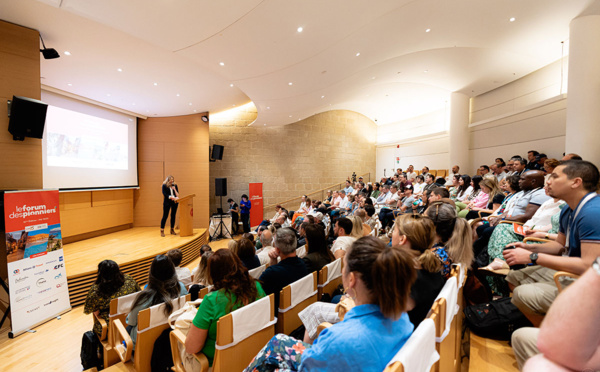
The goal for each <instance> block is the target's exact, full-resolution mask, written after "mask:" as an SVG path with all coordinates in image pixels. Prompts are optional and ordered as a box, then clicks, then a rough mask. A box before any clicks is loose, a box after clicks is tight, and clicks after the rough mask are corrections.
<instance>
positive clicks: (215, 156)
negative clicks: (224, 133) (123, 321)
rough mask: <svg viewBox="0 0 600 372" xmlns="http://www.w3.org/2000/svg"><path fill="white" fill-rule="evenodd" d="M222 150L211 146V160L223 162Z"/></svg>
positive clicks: (218, 146) (219, 147)
mask: <svg viewBox="0 0 600 372" xmlns="http://www.w3.org/2000/svg"><path fill="white" fill-rule="evenodd" d="M223 149H224V147H223V146H221V145H213V147H212V153H211V154H210V159H211V160H223Z"/></svg>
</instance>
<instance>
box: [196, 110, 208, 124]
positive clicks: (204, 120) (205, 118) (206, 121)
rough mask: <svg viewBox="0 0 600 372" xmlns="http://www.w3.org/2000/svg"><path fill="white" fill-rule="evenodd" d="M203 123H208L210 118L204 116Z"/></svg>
mask: <svg viewBox="0 0 600 372" xmlns="http://www.w3.org/2000/svg"><path fill="white" fill-rule="evenodd" d="M194 111H196V110H194ZM202 121H203V122H205V123H208V116H206V115H202Z"/></svg>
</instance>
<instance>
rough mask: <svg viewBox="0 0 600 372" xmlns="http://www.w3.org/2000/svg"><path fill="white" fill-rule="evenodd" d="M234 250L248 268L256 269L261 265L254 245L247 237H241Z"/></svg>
mask: <svg viewBox="0 0 600 372" xmlns="http://www.w3.org/2000/svg"><path fill="white" fill-rule="evenodd" d="M232 252H233V253H235V254H236V255H237V256H238V258H239V259H240V261H242V264H243V265H244V267H245V268H246V269H248V270H252V269H256V268H257V267H259V266H260V265H261V263H260V260H259V259H258V257H257V256H256V253H255V250H254V245H253V244H252V242H251V241H250V240H248V239H246V238H242V239H240V240H239V241H238V242H237V244H236V245H235V247H234V249H233V250H232Z"/></svg>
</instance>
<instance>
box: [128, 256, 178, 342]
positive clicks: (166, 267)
mask: <svg viewBox="0 0 600 372" xmlns="http://www.w3.org/2000/svg"><path fill="white" fill-rule="evenodd" d="M187 293H188V291H187V290H186V289H185V286H184V285H183V284H182V283H180V282H179V281H178V280H177V274H176V273H175V266H174V265H173V262H171V259H170V258H169V257H167V256H166V255H159V256H156V258H154V260H153V261H152V264H150V272H149V273H148V285H146V287H145V288H144V290H143V291H141V292H140V294H139V295H138V296H137V297H136V299H135V301H134V302H133V305H132V306H131V312H130V313H129V315H127V318H126V320H125V322H126V323H127V325H129V326H131V330H130V331H129V336H131V341H133V345H134V347H135V342H136V340H137V316H138V313H139V312H140V311H142V310H144V309H147V308H149V307H151V306H154V305H158V304H162V303H164V304H165V308H164V314H165V316H169V315H170V314H171V313H172V312H173V308H174V307H173V300H175V299H177V298H178V297H179V296H183V295H186V294H187Z"/></svg>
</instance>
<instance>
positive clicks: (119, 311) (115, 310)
mask: <svg viewBox="0 0 600 372" xmlns="http://www.w3.org/2000/svg"><path fill="white" fill-rule="evenodd" d="M139 294H140V292H135V293H131V294H128V295H125V296H121V297H117V298H113V299H112V300H111V301H110V305H109V310H108V332H107V335H106V340H107V342H104V341H103V342H102V347H103V349H104V352H103V359H104V368H108V367H110V366H112V365H113V364H116V363H118V362H119V355H118V353H117V351H116V350H115V349H114V348H113V345H116V344H114V343H113V339H114V336H113V334H112V333H113V331H114V330H116V329H117V328H115V326H113V323H115V321H117V320H119V321H120V322H121V324H125V318H127V314H129V312H130V311H131V306H132V305H133V302H134V301H135V299H136V297H137V296H138V295H139Z"/></svg>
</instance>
